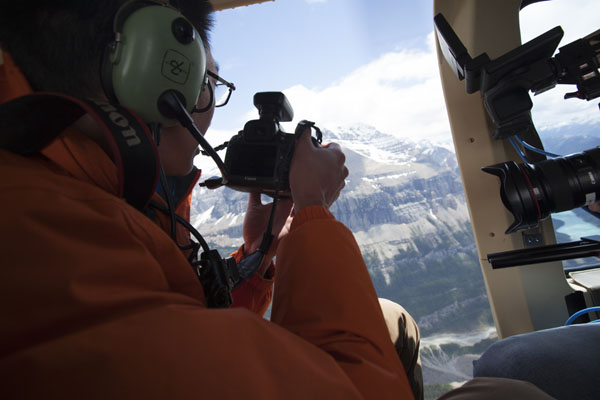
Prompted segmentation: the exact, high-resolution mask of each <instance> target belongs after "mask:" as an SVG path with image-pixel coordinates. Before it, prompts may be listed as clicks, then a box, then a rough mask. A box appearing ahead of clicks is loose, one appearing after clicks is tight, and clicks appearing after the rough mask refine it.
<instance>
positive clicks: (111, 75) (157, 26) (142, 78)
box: [102, 0, 206, 126]
mask: <svg viewBox="0 0 600 400" xmlns="http://www.w3.org/2000/svg"><path fill="white" fill-rule="evenodd" d="M102 68H103V71H102V76H103V79H102V81H103V86H104V90H105V93H106V95H107V96H108V97H109V99H111V101H113V102H117V103H119V104H121V105H123V106H125V107H127V108H129V109H131V110H132V111H134V112H135V113H136V114H138V115H139V116H140V117H141V118H142V120H144V121H145V122H146V123H160V124H162V125H166V126H169V125H174V124H175V123H176V121H174V120H172V119H171V118H169V117H168V116H166V115H164V114H163V113H161V111H160V109H159V107H158V100H159V98H160V97H161V95H162V94H163V93H165V92H166V91H175V92H177V93H178V97H179V98H180V99H182V103H183V104H184V105H185V107H186V109H187V110H188V111H189V112H191V111H192V110H193V108H194V106H195V105H196V103H197V101H198V97H199V95H200V92H201V91H202V88H203V84H204V82H205V76H206V51H205V48H204V44H203V43H202V39H201V38H200V35H199V34H198V32H197V31H196V30H195V28H194V26H193V24H192V23H191V22H190V21H188V20H187V19H186V18H185V17H184V16H183V15H182V14H181V13H180V12H179V11H178V10H176V9H174V8H172V7H170V6H167V5H165V4H164V3H160V2H155V1H139V0H134V1H131V2H128V3H125V4H124V5H123V6H122V7H121V8H120V9H119V11H117V14H116V15H115V19H114V40H113V41H112V42H111V43H110V44H109V45H108V46H107V48H106V51H105V56H104V62H103V67H102Z"/></svg>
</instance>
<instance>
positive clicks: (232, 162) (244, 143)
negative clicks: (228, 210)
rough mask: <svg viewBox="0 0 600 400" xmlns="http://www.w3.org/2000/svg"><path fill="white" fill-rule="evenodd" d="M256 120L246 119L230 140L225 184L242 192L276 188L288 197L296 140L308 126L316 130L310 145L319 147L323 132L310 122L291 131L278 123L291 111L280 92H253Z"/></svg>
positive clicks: (290, 116) (272, 191)
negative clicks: (287, 131) (288, 131)
mask: <svg viewBox="0 0 600 400" xmlns="http://www.w3.org/2000/svg"><path fill="white" fill-rule="evenodd" d="M254 105H255V106H256V108H257V109H258V112H259V115H260V117H259V119H257V120H252V121H248V122H247V123H246V125H245V126H244V129H243V130H241V131H240V132H239V133H238V134H237V135H235V136H233V137H232V138H231V139H230V140H229V144H228V145H227V153H226V154H225V171H226V173H227V186H228V187H230V188H232V189H235V190H239V191H242V192H258V193H264V194H267V195H270V196H273V195H274V194H275V192H276V191H277V190H279V195H280V196H283V197H289V196H290V193H291V192H290V182H289V174H290V164H291V161H292V157H293V155H294V148H295V144H296V141H297V140H298V138H299V137H300V135H302V133H303V132H304V131H305V130H306V128H307V127H312V128H314V129H315V132H316V135H317V138H316V139H315V138H312V141H313V144H314V145H315V146H316V147H320V145H321V142H322V133H321V130H320V129H319V128H317V127H316V126H315V125H314V123H313V122H310V121H301V122H300V123H299V124H298V126H297V128H296V131H295V133H294V134H290V133H286V132H284V131H283V129H282V128H281V126H280V124H279V122H288V121H291V120H292V119H293V116H294V112H293V110H292V107H291V106H290V103H289V102H288V100H287V98H286V97H285V95H284V94H283V93H281V92H260V93H256V94H255V95H254Z"/></svg>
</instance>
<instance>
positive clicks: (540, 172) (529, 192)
mask: <svg viewBox="0 0 600 400" xmlns="http://www.w3.org/2000/svg"><path fill="white" fill-rule="evenodd" d="M483 170H484V171H485V172H488V173H490V174H493V175H496V176H498V177H499V178H500V183H501V186H500V196H501V198H502V202H503V203H504V206H505V207H506V208H507V209H508V210H509V211H510V212H511V213H512V215H513V217H514V218H515V221H514V222H513V223H512V224H511V225H510V226H509V227H508V229H507V230H506V233H512V232H516V231H518V230H522V229H529V228H535V227H536V226H537V225H538V222H539V221H540V220H542V219H544V218H546V217H548V216H549V215H550V214H551V213H555V212H561V211H567V210H572V209H574V208H577V207H582V206H585V205H589V204H592V203H594V202H596V201H600V147H596V148H593V149H590V150H586V151H584V152H582V153H576V154H572V155H569V156H566V157H560V158H555V159H550V160H544V161H540V162H537V163H535V164H525V163H523V164H517V163H516V162H514V161H508V162H504V163H501V164H496V165H491V166H488V167H484V168H483Z"/></svg>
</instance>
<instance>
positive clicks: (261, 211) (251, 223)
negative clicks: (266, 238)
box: [242, 193, 292, 276]
mask: <svg viewBox="0 0 600 400" xmlns="http://www.w3.org/2000/svg"><path fill="white" fill-rule="evenodd" d="M271 206H272V203H269V204H262V201H261V195H260V194H259V193H250V197H249V198H248V208H247V210H246V216H245V218H244V224H243V226H242V236H243V238H244V252H245V253H246V255H250V254H252V253H253V252H255V251H256V250H258V248H259V247H260V243H261V242H262V238H263V235H264V233H265V231H266V229H267V224H268V223H269V217H270V215H271ZM291 209H292V201H291V200H290V199H279V201H278V202H277V208H276V210H275V217H274V220H273V229H272V231H271V233H273V236H274V239H273V242H272V243H271V247H270V248H269V251H268V252H267V254H266V255H265V258H264V260H263V262H262V264H261V266H260V268H259V269H258V273H259V274H260V275H261V276H263V275H264V273H265V270H266V268H267V267H268V266H269V264H270V263H271V260H272V259H273V256H274V255H275V252H276V251H277V245H278V244H279V241H280V240H281V239H283V237H284V236H285V235H286V234H287V233H288V232H289V225H290V223H291V218H290V211H291ZM288 220H289V221H288Z"/></svg>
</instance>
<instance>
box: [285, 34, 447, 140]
mask: <svg viewBox="0 0 600 400" xmlns="http://www.w3.org/2000/svg"><path fill="white" fill-rule="evenodd" d="M427 41H428V44H429V46H428V48H427V50H421V49H406V50H402V51H398V52H393V53H387V54H384V55H382V56H381V57H380V58H378V59H377V60H375V61H373V62H371V63H369V64H367V65H365V66H363V67H361V68H358V69H357V70H355V71H354V72H352V73H351V74H349V75H347V76H345V77H343V78H342V79H341V80H339V81H338V82H336V83H334V84H332V85H331V86H329V87H327V88H307V87H305V86H302V85H297V86H294V87H291V88H289V89H287V90H285V91H284V92H285V94H286V96H287V97H288V99H289V100H290V102H291V104H293V105H294V114H295V116H296V117H297V118H296V120H300V119H310V120H313V121H315V122H317V124H318V125H320V126H323V127H330V128H333V127H336V126H338V125H347V124H352V123H366V124H369V125H372V126H375V127H376V128H378V129H379V130H382V131H384V132H387V133H392V134H395V135H397V136H400V137H409V138H430V139H441V138H446V139H448V140H449V138H450V136H449V132H450V130H449V125H448V122H447V117H446V110H445V106H444V99H443V95H442V91H441V84H440V80H439V75H438V67H437V60H436V56H435V53H434V51H433V34H431V35H429V37H428V39H427Z"/></svg>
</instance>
